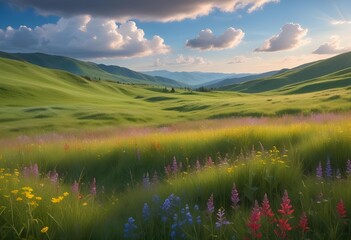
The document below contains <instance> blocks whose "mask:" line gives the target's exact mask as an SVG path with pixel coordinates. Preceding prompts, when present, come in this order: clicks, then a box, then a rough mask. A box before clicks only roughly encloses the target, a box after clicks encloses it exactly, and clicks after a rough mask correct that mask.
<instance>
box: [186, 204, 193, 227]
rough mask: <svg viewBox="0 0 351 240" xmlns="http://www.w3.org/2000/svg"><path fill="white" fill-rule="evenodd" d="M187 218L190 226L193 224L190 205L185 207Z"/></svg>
mask: <svg viewBox="0 0 351 240" xmlns="http://www.w3.org/2000/svg"><path fill="white" fill-rule="evenodd" d="M185 217H186V220H187V222H188V223H189V224H193V216H192V215H191V213H190V209H189V205H188V204H186V205H185Z"/></svg>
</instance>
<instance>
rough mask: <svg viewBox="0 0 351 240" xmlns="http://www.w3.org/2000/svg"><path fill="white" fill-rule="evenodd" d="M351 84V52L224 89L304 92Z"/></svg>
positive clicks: (251, 91) (224, 88)
mask: <svg viewBox="0 0 351 240" xmlns="http://www.w3.org/2000/svg"><path fill="white" fill-rule="evenodd" d="M350 85H351V52H347V53H343V54H340V55H337V56H334V57H332V58H328V59H326V60H321V61H317V62H312V63H307V64H303V65H301V66H298V67H296V68H293V69H290V70H284V71H279V72H278V73H277V74H275V75H272V76H269V77H264V78H260V79H256V80H252V81H246V82H243V83H240V84H233V85H228V86H225V87H222V88H221V90H231V91H239V92H245V93H260V92H268V91H279V92H285V93H305V92H313V91H320V90H326V89H331V88H338V87H347V86H350Z"/></svg>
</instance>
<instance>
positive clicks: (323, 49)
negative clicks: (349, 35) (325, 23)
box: [313, 36, 351, 54]
mask: <svg viewBox="0 0 351 240" xmlns="http://www.w3.org/2000/svg"><path fill="white" fill-rule="evenodd" d="M350 50H351V47H348V48H345V47H341V46H340V37H339V36H332V37H330V40H329V42H327V43H324V44H322V45H320V46H319V47H318V48H317V49H316V50H314V51H313V53H315V54H338V53H343V52H347V51H350Z"/></svg>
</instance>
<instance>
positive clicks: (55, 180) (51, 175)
mask: <svg viewBox="0 0 351 240" xmlns="http://www.w3.org/2000/svg"><path fill="white" fill-rule="evenodd" d="M48 177H49V178H50V181H51V183H53V184H55V185H56V184H58V182H59V175H58V173H57V172H56V170H54V171H53V172H49V173H48Z"/></svg>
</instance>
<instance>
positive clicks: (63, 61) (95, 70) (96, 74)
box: [0, 52, 185, 87]
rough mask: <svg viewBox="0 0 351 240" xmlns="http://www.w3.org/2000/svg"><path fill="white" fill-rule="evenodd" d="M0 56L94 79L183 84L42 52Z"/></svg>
mask: <svg viewBox="0 0 351 240" xmlns="http://www.w3.org/2000/svg"><path fill="white" fill-rule="evenodd" d="M0 57H3V58H10V59H14V60H22V61H26V62H29V63H32V64H35V65H38V66H41V67H46V68H52V69H60V70H64V71H67V72H70V73H73V74H76V75H80V76H87V77H89V78H91V79H94V80H100V79H101V80H110V81H118V82H123V83H136V84H148V85H164V86H171V87H181V86H185V85H184V84H181V83H178V82H177V81H174V80H171V79H167V78H155V77H151V76H148V75H145V74H142V73H138V72H135V71H132V70H130V69H128V68H122V67H118V66H106V65H103V64H95V63H92V62H84V61H80V60H77V59H73V58H69V57H63V56H55V55H48V54H43V53H5V52H0Z"/></svg>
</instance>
